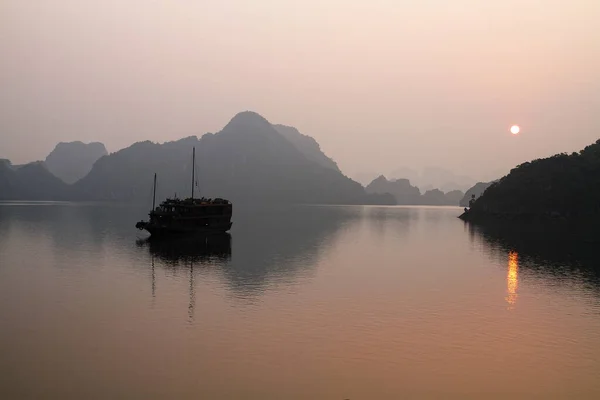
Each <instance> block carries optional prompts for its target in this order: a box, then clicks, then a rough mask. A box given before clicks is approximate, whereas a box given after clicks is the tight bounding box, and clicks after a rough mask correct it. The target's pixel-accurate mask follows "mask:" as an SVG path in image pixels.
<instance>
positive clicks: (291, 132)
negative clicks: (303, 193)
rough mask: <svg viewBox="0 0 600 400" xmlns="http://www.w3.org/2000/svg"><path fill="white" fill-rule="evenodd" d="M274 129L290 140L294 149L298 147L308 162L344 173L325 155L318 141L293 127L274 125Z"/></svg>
mask: <svg viewBox="0 0 600 400" xmlns="http://www.w3.org/2000/svg"><path fill="white" fill-rule="evenodd" d="M273 127H274V128H275V130H277V132H279V133H280V134H281V135H282V136H283V137H285V138H286V139H287V140H289V141H290V142H291V143H292V144H293V145H294V147H296V149H298V150H299V151H300V152H301V153H302V154H303V155H304V157H306V158H307V159H308V160H310V161H312V162H315V163H317V164H319V165H321V166H323V167H325V168H329V169H332V170H334V171H337V172H340V173H341V172H342V171H340V169H339V168H338V165H337V164H336V162H335V161H333V160H332V159H331V158H329V157H327V156H326V155H325V153H323V151H322V150H321V146H319V143H317V141H316V140H315V139H313V138H312V137H310V136H307V135H303V134H302V133H300V132H298V129H296V128H294V127H292V126H286V125H273Z"/></svg>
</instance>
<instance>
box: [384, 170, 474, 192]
mask: <svg viewBox="0 0 600 400" xmlns="http://www.w3.org/2000/svg"><path fill="white" fill-rule="evenodd" d="M389 176H390V177H392V179H408V180H410V181H411V182H412V184H413V185H415V186H416V187H418V188H419V189H420V190H421V191H422V192H426V191H428V190H432V189H436V188H437V189H440V190H441V191H443V192H451V191H454V190H460V191H463V192H464V191H465V190H467V189H468V188H470V187H471V186H473V185H474V184H475V180H474V179H472V178H470V177H468V176H463V175H458V174H455V173H454V172H452V171H449V170H447V169H445V168H440V167H425V168H423V169H422V170H420V171H418V170H416V169H413V168H407V167H401V168H397V169H395V170H394V171H392V172H391V173H390V175H389Z"/></svg>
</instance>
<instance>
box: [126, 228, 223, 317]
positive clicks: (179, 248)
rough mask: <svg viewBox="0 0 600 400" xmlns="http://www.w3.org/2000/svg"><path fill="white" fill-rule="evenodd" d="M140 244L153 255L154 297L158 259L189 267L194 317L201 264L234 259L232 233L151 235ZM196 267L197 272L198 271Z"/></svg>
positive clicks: (169, 265)
mask: <svg viewBox="0 0 600 400" xmlns="http://www.w3.org/2000/svg"><path fill="white" fill-rule="evenodd" d="M137 245H138V246H139V247H147V248H148V250H149V252H150V254H151V256H152V264H151V265H152V298H153V299H154V298H155V297H156V268H155V258H156V259H158V260H159V264H160V265H162V266H163V267H166V268H169V269H180V268H182V269H187V268H189V304H188V318H189V321H190V322H193V320H194V308H195V305H196V288H195V286H196V285H195V275H196V272H197V269H198V267H199V266H200V267H204V266H210V265H213V264H223V263H225V262H228V261H229V260H230V259H231V235H230V234H229V233H220V234H213V235H209V236H194V237H190V238H187V237H186V238H160V239H159V238H152V237H150V238H147V239H141V240H138V241H137ZM195 268H196V271H195V270H194V269H195Z"/></svg>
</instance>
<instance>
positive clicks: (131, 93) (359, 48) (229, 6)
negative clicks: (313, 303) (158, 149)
mask: <svg viewBox="0 0 600 400" xmlns="http://www.w3.org/2000/svg"><path fill="white" fill-rule="evenodd" d="M599 20H600V1H598V0H568V1H567V0H562V1H557V0H486V1H483V0H419V1H417V0H413V1H405V0H369V1H358V0H302V1H292V0H289V1H287V0H253V1H250V0H218V1H203V0H164V1H159V0H118V1H116V0H97V1H96V0H94V1H92V0H2V1H0V158H8V159H10V160H12V161H13V162H14V163H23V162H28V161H33V160H38V159H44V158H45V156H46V155H47V154H48V153H49V152H50V151H51V150H52V149H53V147H54V146H55V144H56V143H57V142H60V141H73V140H81V141H84V142H90V141H100V142H103V143H104V144H105V145H106V146H107V148H108V150H109V151H110V152H113V151H117V150H119V149H121V148H124V147H127V146H129V145H131V144H132V143H134V142H136V141H141V140H152V141H157V142H163V141H168V140H174V139H178V138H181V137H186V136H189V135H202V134H203V133H206V132H217V131H219V130H220V129H221V128H222V127H223V126H224V125H225V124H227V122H228V121H229V120H230V119H231V118H232V117H233V116H234V115H235V114H236V113H238V112H240V111H245V110H252V111H256V112H258V113H259V114H261V115H263V116H264V117H265V118H267V119H268V120H269V121H270V122H272V123H282V124H286V125H292V126H295V127H297V128H298V129H299V130H300V131H301V132H303V133H305V134H308V135H310V136H313V137H314V138H315V139H316V140H317V141H318V142H319V143H320V144H321V148H322V149H323V150H324V151H325V153H326V154H327V155H329V156H331V157H332V158H333V159H335V160H336V161H337V162H338V165H339V166H340V168H341V169H342V171H343V172H344V173H345V174H347V175H349V176H356V175H358V174H361V173H365V172H368V173H383V174H388V173H389V172H390V171H392V170H395V169H398V168H402V167H410V168H413V169H420V168H423V167H426V166H440V167H444V168H447V169H450V170H452V171H455V172H456V173H459V174H466V175H469V176H471V177H473V178H474V179H477V180H487V179H491V178H494V177H496V176H494V174H498V173H499V171H505V170H508V169H510V168H511V167H513V166H515V165H517V164H519V163H521V162H523V161H527V160H531V159H535V158H539V157H545V156H549V155H552V154H555V153H559V152H572V151H577V150H580V149H581V148H583V147H584V146H586V145H588V144H590V143H592V142H594V141H596V140H597V139H598V138H600V113H599V112H597V111H598V110H600V25H598V21H599ZM512 124H518V125H520V127H521V133H520V134H519V135H517V136H513V135H511V134H510V132H509V128H510V126H511V125H512Z"/></svg>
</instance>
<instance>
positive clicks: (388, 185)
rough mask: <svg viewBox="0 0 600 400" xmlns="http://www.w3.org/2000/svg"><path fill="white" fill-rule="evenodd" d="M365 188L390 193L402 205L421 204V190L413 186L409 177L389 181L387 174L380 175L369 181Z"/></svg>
mask: <svg viewBox="0 0 600 400" xmlns="http://www.w3.org/2000/svg"><path fill="white" fill-rule="evenodd" d="M365 190H366V191H367V193H373V194H384V193H389V194H391V195H393V196H394V198H395V199H396V203H397V204H400V205H409V204H420V202H419V201H420V197H421V192H420V191H419V188H417V187H414V186H411V184H410V182H409V180H408V179H398V180H395V181H388V180H387V179H386V177H385V176H383V175H380V176H379V177H377V178H375V179H374V180H373V181H372V182H371V183H369V184H368V185H367V187H366V188H365Z"/></svg>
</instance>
